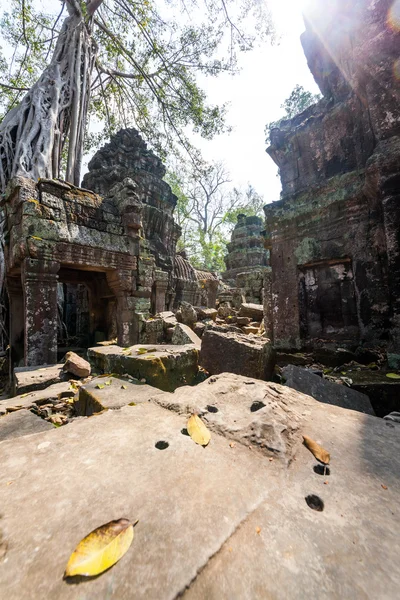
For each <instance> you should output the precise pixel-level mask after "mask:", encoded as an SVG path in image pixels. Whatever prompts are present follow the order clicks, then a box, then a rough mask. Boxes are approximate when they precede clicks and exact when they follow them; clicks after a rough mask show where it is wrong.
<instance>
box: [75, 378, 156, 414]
mask: <svg viewBox="0 0 400 600" xmlns="http://www.w3.org/2000/svg"><path fill="white" fill-rule="evenodd" d="M164 393H165V392H162V391H161V390H159V389H158V388H155V387H152V386H151V385H147V384H145V383H139V382H136V383H132V382H130V381H128V380H126V379H119V378H118V377H96V378H95V379H92V381H90V382H89V383H87V384H85V385H82V386H81V387H80V388H79V396H78V398H77V400H76V401H75V402H74V409H75V411H76V414H77V415H78V416H85V417H89V416H91V415H93V414H94V413H99V412H102V411H103V410H108V409H114V410H115V409H118V408H122V407H123V406H126V405H128V404H132V403H134V404H139V403H141V402H148V401H149V399H150V398H153V397H154V396H157V395H159V394H164Z"/></svg>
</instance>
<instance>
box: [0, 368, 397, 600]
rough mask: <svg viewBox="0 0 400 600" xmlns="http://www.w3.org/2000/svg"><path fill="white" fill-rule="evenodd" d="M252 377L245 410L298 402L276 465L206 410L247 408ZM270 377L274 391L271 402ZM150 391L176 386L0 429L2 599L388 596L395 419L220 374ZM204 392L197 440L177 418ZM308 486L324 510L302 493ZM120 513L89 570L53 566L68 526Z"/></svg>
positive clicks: (392, 576)
mask: <svg viewBox="0 0 400 600" xmlns="http://www.w3.org/2000/svg"><path fill="white" fill-rule="evenodd" d="M207 386H208V389H209V391H208V392H206V389H205V388H206V387H207ZM235 386H236V388H235ZM254 386H256V387H254ZM273 386H275V388H276V389H275V390H274V389H273ZM228 387H229V394H230V396H229V398H228V396H227V393H224V392H227V390H228ZM261 388H263V390H264V392H263V396H262V397H263V398H264V402H265V404H266V407H264V408H261V409H260V410H259V411H256V412H255V413H254V415H257V412H258V413H262V412H263V411H264V412H265V413H267V414H269V415H271V417H270V418H271V419H272V418H273V416H272V415H273V411H274V410H275V411H277V414H278V415H279V414H280V413H281V411H284V412H285V413H286V414H287V416H288V417H291V418H292V420H294V417H295V416H296V415H297V418H298V421H297V423H298V425H299V429H298V430H297V432H295V433H294V438H295V439H296V440H297V442H298V443H297V444H296V445H295V446H294V448H295V452H296V455H295V457H294V458H295V459H296V460H293V461H291V462H290V466H289V468H286V467H285V465H284V463H283V462H282V461H277V460H274V459H272V460H269V459H268V457H266V456H265V455H263V454H262V453H261V452H258V451H257V450H256V449H255V448H254V446H253V445H251V448H252V449H251V450H250V449H249V448H247V447H245V446H244V445H243V444H242V443H237V442H233V441H232V438H231V437H230V436H229V435H228V433H226V434H225V435H226V437H225V436H223V435H219V434H217V433H216V426H217V421H216V420H214V419H217V418H219V417H221V418H222V417H223V416H224V414H225V417H226V415H228V417H229V418H231V417H232V416H233V415H230V412H232V413H235V412H236V411H238V409H239V407H242V410H244V409H246V410H248V405H249V403H250V402H252V401H253V400H254V397H256V398H258V395H259V394H260V393H261V391H257V392H254V390H261ZM281 390H283V393H282V394H279V392H280V391H281ZM201 391H202V393H203V394H204V395H205V396H207V398H206V397H202V396H201V394H200V392H201ZM272 391H275V393H276V396H277V398H278V397H279V396H280V397H281V398H282V399H281V401H279V400H278V399H277V400H276V408H275V409H273V407H272V404H271V405H270V400H271V396H270V394H271V393H272ZM193 392H196V393H197V392H198V393H199V395H198V396H197V397H194V396H192V393H193ZM160 398H164V400H166V399H169V400H171V399H174V398H175V400H176V402H175V406H174V407H173V406H172V405H171V408H174V410H175V411H176V412H172V411H170V410H166V409H165V408H162V407H159V406H155V405H154V403H152V402H144V403H141V404H138V405H137V406H132V407H131V406H126V407H124V408H122V409H121V410H113V411H107V412H105V413H104V414H102V415H99V416H97V417H92V418H89V419H79V420H77V421H75V422H73V423H71V424H69V425H68V426H66V427H62V428H59V429H55V430H53V431H49V432H44V433H40V434H36V435H31V436H28V437H25V438H24V439H14V440H9V441H5V442H2V443H1V444H0V455H1V464H2V469H1V472H0V503H1V506H2V517H1V519H0V532H1V536H0V539H1V540H2V542H1V544H2V550H3V554H4V557H3V565H2V566H3V567H5V568H3V569H0V589H1V590H2V594H4V596H5V597H6V598H7V599H8V600H25V599H29V600H36V599H37V600H39V599H40V600H42V599H43V598H57V599H61V600H63V599H68V600H70V599H71V600H72V599H74V600H75V599H81V598H85V599H86V598H90V599H91V598H96V599H97V598H115V599H118V600H125V599H126V600H128V599H129V600H130V599H131V598H133V597H134V598H143V599H146V600H147V599H150V600H152V599H154V600H156V599H157V600H159V599H161V598H162V599H164V598H166V599H172V598H177V597H183V598H189V599H191V600H193V599H199V600H200V599H201V600H203V599H204V598H215V599H217V598H218V599H220V598H229V599H231V598H240V599H242V598H243V599H245V600H253V599H260V600H261V599H264V598H274V599H275V598H277V599H279V600H280V599H282V600H283V599H285V600H286V599H287V598H296V599H297V598H298V599H299V600H300V599H302V600H303V599H304V598H318V599H320V598H322V599H332V600H333V599H335V600H336V599H337V598H371V600H372V599H376V598H388V599H392V598H393V599H394V598H397V597H398V589H399V585H400V574H399V570H398V555H399V551H400V542H399V540H400V522H399V520H398V518H397V513H396V510H397V499H398V497H399V493H400V480H399V479H400V478H399V473H400V453H399V445H400V437H399V432H400V425H399V424H397V423H388V424H387V423H386V422H385V421H384V420H380V419H377V418H376V417H372V416H369V415H364V414H361V413H356V412H354V411H350V410H344V409H341V408H338V407H336V406H330V405H326V404H322V403H319V402H317V401H315V400H313V399H312V398H310V397H308V396H305V395H302V394H300V393H298V392H295V391H294V390H290V389H289V388H284V387H282V386H278V385H276V384H271V383H264V382H260V381H254V380H253V381H252V380H250V379H246V378H243V377H238V376H234V375H230V374H224V375H221V376H218V377H213V378H210V379H209V380H208V381H207V382H204V383H203V384H201V385H199V386H197V387H196V388H189V387H186V388H181V389H179V390H177V391H176V392H175V393H174V394H169V393H161V394H159V395H158V396H157V397H156V401H159V399H160ZM185 399H186V403H187V407H186V409H185V405H184V402H185ZM207 400H208V401H209V402H210V401H211V400H212V401H213V402H214V406H215V407H217V408H218V406H219V412H217V413H212V412H209V411H208V409H207V412H209V415H210V419H209V420H208V424H209V427H210V429H212V437H211V442H210V444H209V446H207V448H202V447H200V446H198V445H196V444H195V443H194V442H193V441H192V440H191V438H189V437H188V436H187V435H183V434H182V430H184V429H185V427H186V424H187V418H188V415H189V413H190V412H191V411H192V409H193V406H197V408H198V409H199V410H204V409H205V407H204V402H206V401H207ZM185 411H187V412H185ZM296 411H297V412H296ZM177 412H178V413H181V414H177ZM202 418H203V419H204V420H206V415H202ZM207 419H208V416H207ZM211 419H213V420H211ZM233 421H234V419H233ZM233 421H232V422H233ZM302 433H305V434H307V435H309V436H311V437H312V438H313V439H315V440H316V441H317V442H318V443H320V444H322V445H323V446H324V447H325V448H326V449H327V450H328V451H329V452H330V453H331V465H330V474H329V475H326V476H325V477H323V476H320V475H319V474H318V473H317V472H315V471H314V466H316V461H315V460H314V458H313V456H312V455H311V454H310V452H309V451H308V450H307V449H306V448H305V447H304V446H303V445H302V444H301V443H300V440H301V434H302ZM159 441H164V442H167V443H168V444H169V445H168V447H167V448H166V449H164V450H159V449H157V447H156V444H157V442H159ZM326 481H327V482H328V483H327V484H325V483H324V482H326ZM39 482H40V483H39ZM310 494H316V495H318V496H319V497H320V498H321V499H322V500H323V502H324V511H323V512H317V511H314V510H311V509H310V508H309V507H308V506H307V504H306V502H305V497H306V496H308V495H310ZM50 506H51V509H50V510H46V518H45V519H41V520H40V522H38V521H37V520H35V519H32V514H37V513H40V511H43V507H50ZM27 507H29V510H27ZM120 517H126V518H129V519H131V520H135V519H139V523H138V525H137V526H136V529H135V538H134V541H133V543H132V546H131V548H130V549H129V550H128V552H127V554H126V555H125V556H124V557H123V558H122V559H121V560H120V562H119V563H117V564H116V565H115V566H114V567H113V568H112V569H110V570H109V571H107V572H105V573H103V574H102V575H101V576H99V577H97V578H94V579H92V580H86V581H82V582H80V583H74V584H68V583H67V582H65V581H63V572H64V569H65V565H66V563H67V560H68V558H69V555H70V553H71V552H72V550H73V549H74V548H75V547H76V545H77V543H78V542H79V541H80V540H81V539H82V537H84V536H85V535H86V534H87V533H88V532H90V531H91V530H92V529H94V528H95V527H98V526H100V525H101V524H103V523H106V522H108V521H109V520H112V519H118V518H120ZM4 563H5V564H4Z"/></svg>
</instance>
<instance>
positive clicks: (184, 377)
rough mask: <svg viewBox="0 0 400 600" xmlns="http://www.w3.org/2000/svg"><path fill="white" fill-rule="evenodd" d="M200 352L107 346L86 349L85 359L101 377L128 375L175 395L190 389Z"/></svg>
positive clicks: (190, 348)
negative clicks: (177, 389) (179, 390)
mask: <svg viewBox="0 0 400 600" xmlns="http://www.w3.org/2000/svg"><path fill="white" fill-rule="evenodd" d="M198 355H199V349H198V348H196V347H195V346H194V344H187V345H185V346H175V345H172V344H169V345H158V346H157V345H155V346H152V345H147V346H146V345H143V346H141V345H136V346H131V347H130V348H126V349H125V348H124V349H123V348H121V347H120V346H106V347H103V348H97V347H95V348H89V349H88V358H89V360H90V361H91V363H92V365H93V368H94V369H95V370H96V371H97V372H101V373H115V374H118V375H124V374H125V373H128V375H131V376H132V377H135V378H136V379H139V380H141V379H144V380H145V382H146V383H148V384H150V385H152V386H154V387H156V388H159V389H161V390H165V391H168V392H172V391H174V390H175V389H176V388H177V387H179V386H181V385H192V384H194V383H195V382H196V376H197V373H198Z"/></svg>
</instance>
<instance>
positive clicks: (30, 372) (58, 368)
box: [13, 365, 68, 395]
mask: <svg viewBox="0 0 400 600" xmlns="http://www.w3.org/2000/svg"><path fill="white" fill-rule="evenodd" d="M67 378H68V375H67V374H66V373H64V371H63V365H45V366H43V367H39V368H38V367H17V368H15V369H14V386H13V390H14V395H17V394H25V393H26V392H33V391H35V390H43V389H45V388H47V387H48V386H49V385H53V384H54V383H59V382H60V381H65V380H66V379H67Z"/></svg>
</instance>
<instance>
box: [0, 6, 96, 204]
mask: <svg viewBox="0 0 400 600" xmlns="http://www.w3.org/2000/svg"><path fill="white" fill-rule="evenodd" d="M69 8H70V15H69V16H68V17H67V18H66V19H65V21H64V23H63V26H62V30H61V32H60V35H59V38H58V41H57V44H56V48H55V50H54V54H53V57H52V59H51V62H50V64H49V66H48V67H47V68H46V69H45V71H44V72H43V74H42V76H41V77H40V79H39V80H38V81H37V82H36V83H35V84H34V85H33V87H32V88H31V89H30V90H29V92H27V94H26V95H25V96H24V98H23V100H22V101H21V103H20V104H19V105H18V106H16V107H15V108H13V109H12V110H11V111H10V112H9V113H8V114H7V115H6V117H5V118H4V120H3V121H2V123H1V124H0V189H1V192H4V191H5V188H6V186H7V183H8V181H9V180H10V179H11V178H12V177H14V176H16V175H23V176H25V177H30V178H32V179H38V178H39V177H49V178H54V177H59V176H60V164H61V156H62V151H63V148H64V145H65V142H66V141H67V139H68V159H67V170H66V175H65V178H66V180H67V181H70V182H71V183H73V184H75V185H79V178H80V165H81V160H82V151H83V142H84V131H85V126H86V119H87V110H88V104H89V94H90V84H91V75H92V70H93V66H94V61H95V55H96V48H95V45H94V43H93V40H92V39H91V36H90V29H89V27H88V24H87V22H85V20H84V18H83V16H82V14H81V11H80V10H79V11H78V10H77V9H76V6H75V7H74V9H72V8H71V7H69Z"/></svg>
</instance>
